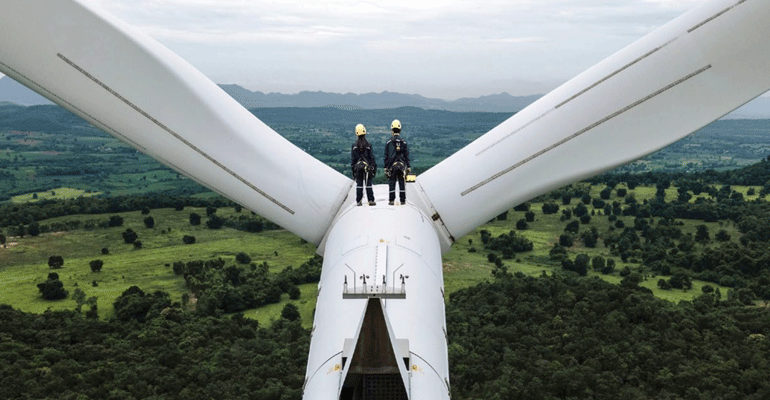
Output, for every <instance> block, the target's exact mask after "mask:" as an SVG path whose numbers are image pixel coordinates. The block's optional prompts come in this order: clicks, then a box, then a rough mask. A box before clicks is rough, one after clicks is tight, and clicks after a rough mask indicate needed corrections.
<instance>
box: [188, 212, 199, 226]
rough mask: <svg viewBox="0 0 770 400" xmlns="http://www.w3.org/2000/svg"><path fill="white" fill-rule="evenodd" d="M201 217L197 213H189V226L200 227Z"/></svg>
mask: <svg viewBox="0 0 770 400" xmlns="http://www.w3.org/2000/svg"><path fill="white" fill-rule="evenodd" d="M200 224H201V216H200V214H197V213H190V225H200Z"/></svg>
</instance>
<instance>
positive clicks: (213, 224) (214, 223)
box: [206, 214, 225, 229]
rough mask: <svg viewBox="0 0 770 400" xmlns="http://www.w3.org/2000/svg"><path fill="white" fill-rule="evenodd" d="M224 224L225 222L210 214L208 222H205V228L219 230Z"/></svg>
mask: <svg viewBox="0 0 770 400" xmlns="http://www.w3.org/2000/svg"><path fill="white" fill-rule="evenodd" d="M224 224H225V221H224V220H223V219H222V218H219V217H218V216H217V215H215V214H212V215H211V217H210V218H209V220H208V221H206V226H208V227H209V229H221V228H222V226H223V225H224Z"/></svg>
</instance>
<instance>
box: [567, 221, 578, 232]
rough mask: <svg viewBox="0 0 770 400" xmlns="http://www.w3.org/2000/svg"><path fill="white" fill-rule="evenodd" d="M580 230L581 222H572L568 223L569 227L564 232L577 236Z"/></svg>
mask: <svg viewBox="0 0 770 400" xmlns="http://www.w3.org/2000/svg"><path fill="white" fill-rule="evenodd" d="M578 230H580V222H579V221H572V222H570V223H568V224H567V226H565V227H564V232H571V233H573V234H577V233H578Z"/></svg>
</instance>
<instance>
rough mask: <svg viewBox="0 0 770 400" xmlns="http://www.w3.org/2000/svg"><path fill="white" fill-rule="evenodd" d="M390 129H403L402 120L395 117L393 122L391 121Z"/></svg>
mask: <svg viewBox="0 0 770 400" xmlns="http://www.w3.org/2000/svg"><path fill="white" fill-rule="evenodd" d="M390 129H398V130H401V121H399V120H397V119H394V120H393V122H391V123H390Z"/></svg>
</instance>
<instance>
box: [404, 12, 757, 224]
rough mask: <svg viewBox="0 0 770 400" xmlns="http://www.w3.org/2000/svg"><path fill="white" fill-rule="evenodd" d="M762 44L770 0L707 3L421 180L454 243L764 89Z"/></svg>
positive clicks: (673, 138)
mask: <svg viewBox="0 0 770 400" xmlns="http://www.w3.org/2000/svg"><path fill="white" fill-rule="evenodd" d="M768 38H770V1H766V0H740V1H738V0H713V1H707V2H705V3H704V4H703V5H702V6H700V7H698V8H697V9H695V10H693V11H691V12H689V13H686V14H684V15H683V16H681V17H679V18H677V19H676V20H674V21H672V22H671V23H669V24H667V25H665V26H663V27H662V28H660V29H658V30H656V31H654V32H652V33H650V34H649V35H647V36H645V37H644V38H642V39H640V40H639V41H637V42H635V43H633V44H632V45H630V46H628V47H627V48H625V49H623V50H621V51H620V52H618V53H616V54H615V55H613V56H611V57H610V58H608V59H606V60H605V61H603V62H601V63H599V64H598V65H596V66H594V67H593V68H591V69H589V70H588V71H586V72H584V73H583V74H581V75H579V76H577V77H576V78H574V79H572V80H571V81H569V82H567V83H566V84H564V85H562V86H561V87H559V88H558V89H556V90H554V91H553V92H551V93H549V94H548V95H546V96H544V97H542V98H541V99H540V100H538V101H537V102H535V103H533V104H532V105H530V106H529V107H527V108H526V109H524V110H522V111H521V112H519V113H517V114H516V115H514V116H513V117H511V118H510V119H508V120H507V121H505V122H503V123H502V124H500V125H499V126H498V127H496V128H494V129H492V130H491V131H490V132H488V133H486V134H485V135H483V136H482V137H480V138H479V139H477V140H476V141H474V142H473V143H471V144H469V145H468V146H466V147H465V148H463V149H462V150H460V151H459V152H457V153H456V154H455V155H453V156H451V157H449V158H447V159H446V160H444V161H443V162H441V163H439V164H438V165H436V166H435V167H433V168H431V169H430V170H428V171H426V172H425V173H424V174H422V175H420V176H419V177H418V182H419V184H420V186H421V187H422V189H423V190H424V192H425V194H426V196H427V197H428V198H429V199H430V201H431V203H432V205H433V208H434V209H435V211H436V212H437V213H438V216H440V219H441V221H442V222H443V224H444V225H445V226H446V229H447V230H448V231H449V234H451V235H452V236H453V237H455V238H459V237H460V236H462V235H465V234H466V233H468V232H470V231H471V230H473V229H474V228H475V227H477V226H479V225H481V224H483V223H484V222H486V221H488V220H489V219H490V218H492V217H494V216H495V215H498V214H500V213H501V212H503V211H505V210H507V209H509V208H511V207H513V206H515V205H517V204H520V203H522V202H524V201H527V200H529V199H531V198H533V197H535V196H538V195H540V194H542V193H546V192H548V191H549V190H553V189H555V188H558V187H560V186H563V185H565V184H568V183H571V182H574V181H577V180H580V179H584V178H586V177H589V176H593V175H596V174H599V173H601V172H604V171H607V170H609V169H611V168H613V167H616V166H619V165H622V164H625V163H628V162H630V161H633V160H635V159H637V158H640V157H642V156H644V155H646V154H649V153H651V152H653V151H655V150H658V149H660V148H662V147H665V146H666V145H669V144H671V143H673V142H674V141H676V140H679V139H681V138H683V137H684V136H686V135H688V134H690V133H692V132H694V131H695V130H697V129H699V128H701V127H703V126H704V125H706V124H708V123H710V122H712V121H714V120H715V119H717V118H719V117H721V116H723V115H725V114H727V113H728V112H730V111H732V110H733V109H735V108H737V107H739V106H740V105H742V104H744V103H746V102H748V101H749V100H751V99H753V98H755V97H756V96H759V95H760V94H762V93H764V92H765V91H767V90H768V88H770V70H768V66H769V65H770V40H768ZM438 216H435V215H434V218H438Z"/></svg>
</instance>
